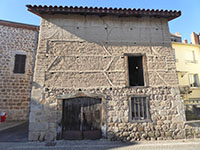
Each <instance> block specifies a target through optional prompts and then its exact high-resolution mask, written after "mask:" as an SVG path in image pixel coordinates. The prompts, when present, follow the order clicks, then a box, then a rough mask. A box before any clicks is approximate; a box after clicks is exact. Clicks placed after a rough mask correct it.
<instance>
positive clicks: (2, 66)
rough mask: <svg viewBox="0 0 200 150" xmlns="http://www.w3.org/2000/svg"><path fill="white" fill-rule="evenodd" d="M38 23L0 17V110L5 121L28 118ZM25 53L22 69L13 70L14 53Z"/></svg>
mask: <svg viewBox="0 0 200 150" xmlns="http://www.w3.org/2000/svg"><path fill="white" fill-rule="evenodd" d="M37 36H38V27H35V26H30V25H25V24H20V23H14V22H8V21H2V20H1V21H0V113H1V112H6V114H7V121H10V120H12V121H13V120H15V121H17V120H28V114H29V103H30V91H31V81H32V69H33V64H34V63H33V62H34V55H35V53H36V45H37ZM16 54H23V55H26V64H25V73H24V74H18V73H14V72H13V70H14V63H15V55H16Z"/></svg>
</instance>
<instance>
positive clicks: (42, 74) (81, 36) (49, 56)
mask: <svg viewBox="0 0 200 150" xmlns="http://www.w3.org/2000/svg"><path fill="white" fill-rule="evenodd" d="M126 54H142V55H144V56H145V57H146V64H145V65H146V78H145V86H142V87H129V86H127V84H126V82H127V80H128V79H127V74H126V72H127V67H126ZM92 95H95V96H99V97H100V98H102V99H104V101H103V105H104V107H105V112H103V113H102V115H103V117H104V119H105V120H104V124H103V125H102V132H103V136H104V137H107V138H109V139H112V140H116V139H117V140H129V141H135V140H162V139H181V138H185V137H186V132H185V124H184V121H185V118H184V108H183V101H182V100H181V98H180V93H179V89H178V80H177V75H176V66H175V57H174V50H173V49H172V47H171V43H170V34H169V29H168V21H167V19H162V18H148V17H142V18H135V17H127V18H123V17H121V18H120V17H111V16H106V17H98V16H87V15H86V16H80V15H54V16H43V18H42V21H41V27H40V35H39V45H38V50H37V55H36V65H35V70H34V82H33V88H32V97H31V112H30V126H29V140H41V141H42V140H55V139H56V138H59V137H58V136H57V135H58V132H59V131H60V128H61V126H60V124H61V119H62V100H63V99H67V98H73V97H79V96H90V97H92ZM131 95H136V96H137V95H148V97H149V111H150V121H146V122H134V121H131V119H130V106H129V100H130V96H131ZM188 134H189V135H190V134H193V133H192V131H189V133H188ZM196 135H197V134H195V136H196Z"/></svg>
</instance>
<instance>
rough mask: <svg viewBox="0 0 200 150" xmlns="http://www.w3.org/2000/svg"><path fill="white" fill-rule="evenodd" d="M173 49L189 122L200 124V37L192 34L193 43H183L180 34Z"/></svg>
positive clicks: (173, 43)
mask: <svg viewBox="0 0 200 150" xmlns="http://www.w3.org/2000/svg"><path fill="white" fill-rule="evenodd" d="M173 37H175V38H173V39H176V40H175V41H173V42H172V47H173V48H174V49H175V55H176V69H177V75H178V80H179V86H180V93H181V96H182V98H183V99H184V104H185V113H186V120H187V122H196V124H197V126H199V125H198V124H200V123H198V122H200V121H199V120H200V82H199V81H200V70H199V68H200V44H199V35H198V34H196V33H194V32H192V34H191V43H188V42H187V40H184V41H183V42H182V38H181V35H180V34H178V35H177V34H175V35H174V36H173Z"/></svg>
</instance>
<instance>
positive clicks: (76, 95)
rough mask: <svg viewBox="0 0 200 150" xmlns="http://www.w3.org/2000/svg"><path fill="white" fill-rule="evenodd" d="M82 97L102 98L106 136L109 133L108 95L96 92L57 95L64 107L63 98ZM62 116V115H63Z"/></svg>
mask: <svg viewBox="0 0 200 150" xmlns="http://www.w3.org/2000/svg"><path fill="white" fill-rule="evenodd" d="M80 97H89V98H99V99H101V105H102V111H101V131H102V137H106V133H107V120H106V118H107V113H106V97H107V96H106V95H104V94H95V93H88V92H76V93H72V94H62V95H59V96H58V97H57V99H58V100H62V101H60V102H59V103H60V106H61V108H63V100H67V99H72V98H80ZM62 111H63V109H61V114H63V112H62ZM61 116H62V115H61Z"/></svg>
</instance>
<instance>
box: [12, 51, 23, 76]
mask: <svg viewBox="0 0 200 150" xmlns="http://www.w3.org/2000/svg"><path fill="white" fill-rule="evenodd" d="M25 65H26V55H21V54H16V55H15V64H14V70H13V72H14V73H21V74H23V73H25Z"/></svg>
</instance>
